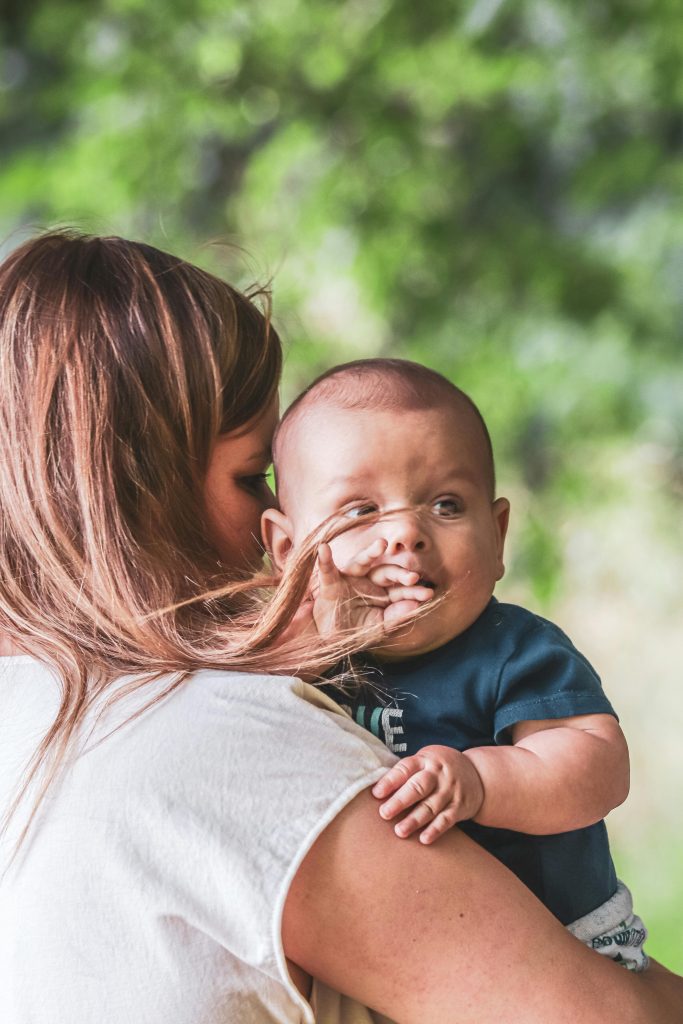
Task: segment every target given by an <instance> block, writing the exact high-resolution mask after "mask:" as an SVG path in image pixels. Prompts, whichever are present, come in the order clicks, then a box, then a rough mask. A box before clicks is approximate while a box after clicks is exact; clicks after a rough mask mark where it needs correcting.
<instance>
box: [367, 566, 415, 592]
mask: <svg viewBox="0 0 683 1024" xmlns="http://www.w3.org/2000/svg"><path fill="white" fill-rule="evenodd" d="M419 578H420V574H419V573H417V572H412V571H411V570H410V569H404V568H403V567H402V566H400V565H377V566H375V568H374V569H371V570H370V572H369V573H368V579H370V580H372V582H373V583H376V584H377V586H378V587H390V586H391V585H392V584H395V583H399V584H401V585H402V586H404V587H412V586H414V584H415V583H417V581H418V580H419Z"/></svg>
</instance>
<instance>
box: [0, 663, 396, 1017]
mask: <svg viewBox="0 0 683 1024" xmlns="http://www.w3.org/2000/svg"><path fill="white" fill-rule="evenodd" d="M0 662H1V663H2V665H1V669H0V777H2V778H3V779H4V781H2V782H0V813H2V811H4V810H5V809H6V806H7V804H8V802H9V799H10V796H11V792H12V788H13V787H12V782H14V783H15V784H16V781H17V779H18V777H19V766H20V765H21V764H22V763H23V762H25V758H26V757H27V756H28V755H29V754H30V753H31V749H32V746H33V745H34V744H35V741H36V737H39V736H40V731H41V729H40V728H37V726H38V725H41V727H43V728H44V727H45V726H46V725H47V724H49V721H50V717H51V715H52V714H54V707H55V705H54V692H55V690H56V687H55V684H54V681H53V680H52V677H51V676H50V674H49V673H48V672H47V670H46V669H44V668H43V667H42V666H40V665H39V664H38V663H37V662H35V661H33V660H32V659H27V658H20V659H18V658H13V659H9V658H8V659H0ZM154 685H155V687H157V686H163V680H162V681H161V682H160V683H157V684H154ZM149 694H150V691H149V690H148V691H147V692H146V695H145V699H147V697H148V696H149ZM50 695H51V697H50V699H47V698H48V696H50ZM135 699H136V700H137V701H138V703H140V694H139V693H138V694H137V695H136V697H135ZM115 708H116V710H115V711H112V712H110V713H108V715H107V717H105V718H104V719H103V720H101V722H100V724H99V725H98V726H97V728H96V730H95V732H94V733H93V735H92V736H91V737H90V739H89V740H88V742H87V744H86V748H85V751H84V752H83V753H81V754H80V756H79V757H78V758H77V759H76V760H75V762H74V763H73V764H71V765H70V766H69V767H68V769H67V770H66V772H65V773H64V775H63V777H62V778H61V780H60V782H59V784H58V785H57V786H56V787H55V788H54V790H53V791H51V792H50V793H49V794H48V798H47V800H46V802H45V804H44V806H43V808H42V810H41V812H40V814H39V817H38V819H37V821H36V824H35V828H34V830H33V833H32V835H31V838H30V841H29V842H28V843H27V844H26V846H25V847H24V848H23V849H22V851H21V853H20V855H19V857H18V858H17V860H16V861H15V863H14V864H13V866H12V867H11V868H10V870H9V872H8V874H7V876H6V878H5V881H4V884H3V885H2V887H1V889H0V1019H2V1020H3V1021H8V1022H9V1021H11V1022H12V1024H29V1022H34V1021H40V1024H62V1022H64V1024H66V1022H69V1024H72V1022H75V1021H78V1024H91V1022H92V1024H95V1022H97V1024H101V1022H102V1021H103V1020H106V1021H107V1024H129V1022H130V1024H218V1022H220V1024H228V1022H230V1024H237V1022H239V1024H266V1022H267V1024H271V1022H277V1024H292V1022H297V1024H299V1022H302V1024H303V1022H306V1024H311V1022H312V1021H313V1016H312V1013H311V1010H310V1007H309V1006H308V1004H307V1003H306V1002H305V1000H303V999H302V998H301V996H300V995H299V993H298V992H297V990H296V989H295V988H294V986H293V985H292V983H291V981H290V979H289V975H288V974H287V969H286V964H285V959H284V953H283V949H282V944H281V939H280V927H281V914H282V908H283V905H284V901H285V898H286V895H287V891H288V889H289V885H290V883H291V880H292V878H293V877H294V874H295V873H296V870H297V868H298V866H299V864H300V862H301V860H302V859H303V857H304V855H305V854H306V852H307V851H308V850H309V848H310V847H311V845H312V843H313V842H314V840H315V839H316V837H317V836H318V835H319V834H320V832H321V831H322V830H323V829H324V828H325V827H326V825H328V824H329V823H330V822H331V821H332V819H333V818H334V817H335V816H336V815H337V814H338V813H339V811H340V810H341V809H342V808H343V807H344V806H345V805H346V804H347V803H348V802H349V801H350V800H351V799H352V798H353V797H354V796H356V795H357V794H358V793H359V792H360V791H361V790H363V789H365V788H366V787H367V786H369V785H371V784H372V783H373V782H374V781H375V780H376V779H377V778H379V777H380V775H381V774H382V772H383V771H384V770H385V769H386V768H387V767H388V766H390V765H391V764H393V763H394V761H395V758H394V757H393V756H392V755H391V754H390V753H389V752H388V751H387V750H386V749H385V748H384V747H383V746H382V745H381V744H380V743H379V742H378V741H375V740H374V739H373V737H371V736H369V735H368V734H367V733H365V732H363V731H361V730H360V729H359V728H358V727H357V726H356V725H355V724H354V723H353V722H352V721H351V720H350V719H349V718H348V717H346V716H345V715H343V714H342V713H340V712H339V711H338V710H337V709H335V706H334V705H333V704H332V702H329V701H327V698H325V697H324V696H323V695H321V694H318V693H317V691H315V690H313V688H312V687H310V686H307V685H306V684H304V683H302V682H300V681H299V680H295V679H288V678H282V677H266V676H258V675H247V674H235V673H228V672H208V671H206V672H199V673H197V674H195V675H194V676H192V677H191V678H190V679H189V680H187V681H186V682H184V683H183V684H182V685H181V686H180V687H179V688H178V689H177V690H175V691H174V692H173V693H172V694H171V695H170V696H168V697H166V698H165V699H164V700H162V701H161V702H160V703H159V704H157V705H156V706H154V707H153V708H150V709H149V710H147V711H145V712H144V713H143V714H142V715H140V716H139V717H138V718H136V719H134V720H133V721H127V722H125V724H123V725H122V726H121V728H119V729H117V730H115V731H112V729H114V727H115V726H116V725H118V724H119V723H120V722H122V721H124V720H125V719H126V717H127V716H128V715H129V714H130V712H131V704H130V701H129V700H128V699H126V701H124V702H121V704H120V705H117V706H115ZM41 719H42V722H41ZM11 839H12V837H11V836H9V837H8V839H7V841H6V842H5V844H4V848H3V850H2V856H3V859H4V860H5V861H6V858H7V853H8V850H9V847H10V844H11ZM3 1004H4V1005H3ZM326 1024H327V1022H326ZM330 1024H332V1022H331V1021H330Z"/></svg>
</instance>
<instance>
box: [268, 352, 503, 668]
mask: <svg viewBox="0 0 683 1024" xmlns="http://www.w3.org/2000/svg"><path fill="white" fill-rule="evenodd" d="M274 461H275V473H276V480H277V489H278V499H279V503H280V511H279V512H278V511H276V510H269V511H268V512H266V513H265V514H264V520H263V529H264V537H265V541H266V545H267V547H268V549H269V550H270V552H271V554H272V557H273V560H274V562H275V563H276V565H278V566H279V567H282V565H283V564H284V562H285V561H286V559H287V558H288V556H289V554H290V553H291V552H292V551H295V550H296V549H297V548H298V547H299V546H300V545H301V543H302V541H303V540H304V539H305V538H306V537H307V536H308V535H309V534H310V533H311V532H312V531H313V530H315V529H316V528H317V527H319V526H320V524H321V523H323V522H325V521H326V520H330V518H331V517H335V516H338V517H339V519H340V520H342V521H343V520H344V519H347V520H349V521H353V523H354V528H353V529H349V530H347V531H346V532H344V533H342V534H341V535H339V536H337V537H335V538H334V540H333V541H332V542H331V547H332V552H333V555H334V559H335V562H336V563H337V565H339V566H343V565H344V564H346V563H347V562H349V561H350V560H351V558H352V557H353V555H354V554H355V553H356V552H358V551H359V550H360V549H361V548H365V547H367V546H368V545H369V544H370V543H371V542H372V541H373V540H374V539H376V538H378V537H381V538H383V539H384V540H386V542H387V550H386V553H385V555H384V557H383V558H382V561H383V562H385V563H391V564H395V565H400V566H402V567H404V568H406V569H409V570H411V571H415V572H417V573H419V576H420V580H421V581H422V582H423V583H424V584H425V585H429V586H432V587H433V589H434V594H435V597H437V598H440V599H441V600H439V601H438V602H435V605H434V609H433V611H432V612H427V613H426V614H424V615H422V616H420V617H419V618H417V619H415V620H413V621H411V622H409V623H408V624H406V627H405V628H404V629H401V630H400V631H399V632H397V633H394V634H392V635H391V637H390V638H389V639H388V640H387V643H386V645H383V646H382V647H381V648H380V649H379V650H378V652H377V653H379V654H380V655H381V656H382V657H385V658H389V657H394V658H399V657H400V658H404V657H409V656H411V655H415V654H421V653H424V652H426V651H430V650H433V649H435V648H437V647H440V646H441V645H442V644H444V643H446V641H447V640H450V639H452V638H453V637H454V636H457V635H458V634H459V633H462V632H463V631H464V630H465V629H467V627H468V626H470V625H471V624H472V623H473V622H474V621H475V619H476V618H478V616H479V615H480V614H481V612H482V611H483V610H484V608H485V607H486V605H487V604H488V601H489V600H490V598H491V595H492V593H493V588H494V586H495V584H496V581H497V580H499V579H500V578H501V576H502V575H503V571H504V567H503V545H504V541H505V533H506V529H507V521H508V513H509V504H508V502H507V501H506V499H505V498H498V499H496V497H495V474H494V464H493V453H492V450H491V441H490V438H489V434H488V431H487V429H486V425H485V423H484V421H483V419H482V417H481V414H480V413H479V410H478V409H477V407H476V406H475V405H474V403H473V402H472V401H471V399H470V398H468V397H467V395H465V394H464V392H462V391H460V389H459V388H456V387H455V386H454V385H453V384H451V383H450V382H449V381H447V380H446V378H445V377H442V376H441V375H440V374H438V373H435V372H434V371H433V370H429V369H427V367H424V366H420V365H419V364H417V363H411V362H408V361H405V360H399V359H364V360H359V361H357V362H353V363H346V364H343V365H341V366H338V367H335V368H334V369H332V370H329V371H328V372H327V373H325V374H323V376H322V377H319V378H318V379H317V380H316V381H314V382H313V384H311V385H310V387H308V388H307V389H306V390H305V391H304V392H303V394H302V395H300V396H299V398H297V399H296V401H295V402H294V403H293V404H292V405H291V406H290V407H289V409H288V410H287V412H286V413H285V415H284V417H283V418H282V421H281V423H280V426H279V427H278V430H277V433H276V436H275V442H274ZM356 524H357V525H356Z"/></svg>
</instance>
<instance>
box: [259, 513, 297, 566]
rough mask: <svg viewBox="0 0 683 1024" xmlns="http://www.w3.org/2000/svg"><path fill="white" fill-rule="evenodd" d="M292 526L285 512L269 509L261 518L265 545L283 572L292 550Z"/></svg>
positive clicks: (275, 563)
mask: <svg viewBox="0 0 683 1024" xmlns="http://www.w3.org/2000/svg"><path fill="white" fill-rule="evenodd" d="M292 532H293V531H292V525H291V523H290V521H289V519H288V518H287V516H286V515H285V514H284V513H283V512H279V511H278V510H277V509H276V508H267V509H266V511H265V512H264V513H263V515H262V516H261V536H262V537H263V545H264V547H265V549H266V551H267V552H268V554H269V555H270V557H271V560H272V562H273V565H274V566H275V568H276V569H277V570H278V571H280V572H282V570H283V569H284V567H285V562H286V561H287V557H288V555H289V553H290V551H291V550H292Z"/></svg>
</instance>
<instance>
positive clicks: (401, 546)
mask: <svg viewBox="0 0 683 1024" xmlns="http://www.w3.org/2000/svg"><path fill="white" fill-rule="evenodd" d="M382 526H383V527H384V535H385V538H386V541H387V545H388V546H387V554H389V555H392V554H393V555H396V554H400V553H401V552H402V551H424V550H426V548H427V546H428V543H429V538H428V535H427V532H426V531H425V530H424V529H423V528H422V524H421V521H420V516H418V515H416V514H415V513H405V514H401V515H396V516H390V517H388V518H387V520H386V521H385V522H384V523H383V524H382Z"/></svg>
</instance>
